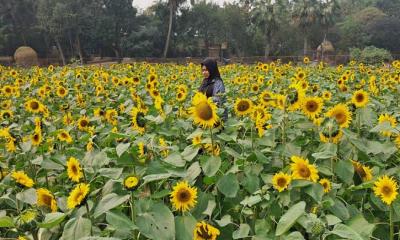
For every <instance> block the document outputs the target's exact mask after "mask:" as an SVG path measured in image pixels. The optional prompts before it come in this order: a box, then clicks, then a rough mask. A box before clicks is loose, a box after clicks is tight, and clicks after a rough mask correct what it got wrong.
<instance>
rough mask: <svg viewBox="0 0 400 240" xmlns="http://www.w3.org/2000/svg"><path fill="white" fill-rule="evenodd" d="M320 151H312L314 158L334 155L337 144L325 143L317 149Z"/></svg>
mask: <svg viewBox="0 0 400 240" xmlns="http://www.w3.org/2000/svg"><path fill="white" fill-rule="evenodd" d="M318 150H319V151H320V152H316V153H313V154H312V156H313V157H314V158H315V159H328V158H331V157H335V156H336V154H337V145H336V144H333V143H325V144H323V145H322V147H320V148H319V149H318Z"/></svg>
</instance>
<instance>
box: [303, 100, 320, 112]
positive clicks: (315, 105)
mask: <svg viewBox="0 0 400 240" xmlns="http://www.w3.org/2000/svg"><path fill="white" fill-rule="evenodd" d="M306 108H307V110H308V111H309V112H315V111H317V109H318V103H316V102H315V101H308V102H307V104H306Z"/></svg>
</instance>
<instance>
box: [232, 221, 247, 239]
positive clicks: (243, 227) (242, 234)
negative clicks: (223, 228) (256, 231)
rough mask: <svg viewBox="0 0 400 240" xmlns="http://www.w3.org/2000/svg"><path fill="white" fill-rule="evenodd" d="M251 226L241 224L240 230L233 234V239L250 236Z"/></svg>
mask: <svg viewBox="0 0 400 240" xmlns="http://www.w3.org/2000/svg"><path fill="white" fill-rule="evenodd" d="M249 232H250V226H249V225H248V224H243V223H242V224H240V226H239V229H238V230H236V231H234V232H233V234H232V238H233V239H240V238H245V237H247V236H249Z"/></svg>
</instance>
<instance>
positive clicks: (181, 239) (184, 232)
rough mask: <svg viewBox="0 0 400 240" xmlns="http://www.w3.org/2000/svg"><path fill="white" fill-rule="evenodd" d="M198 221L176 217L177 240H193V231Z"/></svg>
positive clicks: (191, 217) (188, 217) (192, 218)
mask: <svg viewBox="0 0 400 240" xmlns="http://www.w3.org/2000/svg"><path fill="white" fill-rule="evenodd" d="M196 223H197V221H196V219H195V218H194V217H193V216H191V215H188V216H177V217H175V232H176V239H177V240H192V239H193V229H195V227H196Z"/></svg>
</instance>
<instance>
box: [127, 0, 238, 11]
mask: <svg viewBox="0 0 400 240" xmlns="http://www.w3.org/2000/svg"><path fill="white" fill-rule="evenodd" d="M157 1H158V0H133V6H135V7H138V8H141V9H146V8H147V7H149V6H151V5H152V4H153V3H154V2H157ZM165 1H166V0H165ZM208 1H210V2H215V3H218V4H220V5H222V4H223V3H224V2H233V1H234V0H207V2H208Z"/></svg>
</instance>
